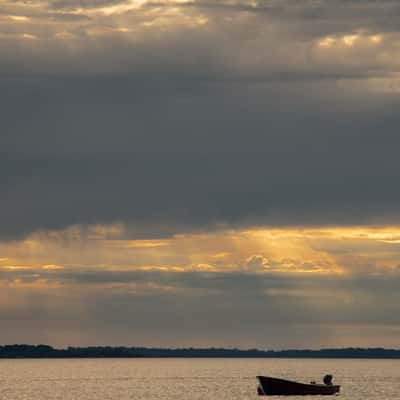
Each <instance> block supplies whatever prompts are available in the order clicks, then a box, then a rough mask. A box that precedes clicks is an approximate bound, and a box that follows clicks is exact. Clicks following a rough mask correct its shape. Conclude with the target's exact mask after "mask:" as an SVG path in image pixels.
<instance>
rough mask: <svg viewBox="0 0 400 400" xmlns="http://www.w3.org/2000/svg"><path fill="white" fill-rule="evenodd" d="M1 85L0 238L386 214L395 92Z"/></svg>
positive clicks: (394, 204) (391, 209)
mask: <svg viewBox="0 0 400 400" xmlns="http://www.w3.org/2000/svg"><path fill="white" fill-rule="evenodd" d="M1 86H2V90H1V93H2V96H1V99H0V101H1V109H2V113H3V119H2V124H3V126H4V127H5V129H4V130H3V132H2V137H1V139H0V140H1V149H2V156H1V160H0V163H1V169H0V171H1V172H0V179H1V185H2V188H3V193H2V198H1V204H0V213H1V220H2V224H1V232H2V236H3V237H17V236H18V235H20V234H23V233H28V232H30V231H33V230H38V229H62V228H63V227H65V226H68V225H70V224H79V223H82V224H89V223H96V222H105V223H108V222H110V223H111V222H113V221H121V222H126V223H127V224H128V225H130V226H131V227H132V229H133V230H136V231H139V232H140V231H142V232H143V233H142V234H143V236H147V235H151V234H153V235H156V236H157V235H159V233H160V232H163V233H166V232H176V231H179V230H192V229H203V228H209V227H213V226H217V225H220V224H232V225H233V226H234V225H236V226H240V225H246V224H272V225H287V224H311V225H313V224H338V223H339V224H360V223H368V222H371V221H378V222H379V221H380V222H391V223H393V222H394V221H397V213H398V204H399V198H400V192H399V189H398V186H397V185H396V184H395V182H396V180H397V177H398V172H399V168H400V164H399V161H398V157H397V152H396V151H397V150H396V149H397V147H398V135H397V128H396V127H397V125H398V124H399V118H398V113H397V109H398V106H399V105H398V100H397V98H396V97H391V96H384V95H377V96H376V97H374V98H369V99H364V100H363V99H361V98H360V97H357V95H354V96H348V93H347V91H346V90H341V89H340V88H337V87H336V86H335V84H334V83H332V85H331V86H330V87H331V93H330V95H329V96H327V95H326V94H324V93H322V94H321V90H320V85H319V84H318V83H312V82H305V83H298V84H295V83H282V84H270V85H258V84H254V85H250V84H240V83H239V84H230V83H221V84H211V83H204V82H202V81H201V80H196V79H187V80H185V79H179V78H174V79H172V78H171V79H169V80H168V79H166V78H165V79H163V78H161V77H160V78H159V79H154V80H153V79H151V78H150V77H147V78H145V77H143V79H140V80H139V79H128V78H118V79H110V78H108V79H60V78H50V79H49V78H46V79H39V78H37V79H35V78H27V79H22V78H15V79H3V80H2V82H1ZM314 89H315V90H316V92H315V93H313V90H314ZM356 102H358V103H356ZM146 226H147V227H148V228H146Z"/></svg>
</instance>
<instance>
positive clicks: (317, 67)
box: [0, 0, 400, 348]
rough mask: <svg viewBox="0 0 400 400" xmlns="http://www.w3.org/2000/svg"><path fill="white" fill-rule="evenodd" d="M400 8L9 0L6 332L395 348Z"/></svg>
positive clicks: (94, 339) (1, 104)
mask: <svg viewBox="0 0 400 400" xmlns="http://www.w3.org/2000/svg"><path fill="white" fill-rule="evenodd" d="M399 22H400V4H399V2H398V1H394V0H381V1H375V0H364V1H358V0H346V1H345V0H293V1H290V0H258V1H245V0H231V1H225V0H192V1H185V0H179V1H178V0H175V1H174V0H164V1H147V0H125V1H124V0H24V1H22V0H21V1H20V0H2V1H1V2H0V54H1V56H0V117H1V118H0V128H1V129H0V184H1V196H0V323H1V327H2V329H1V330H0V343H14V342H25V343H39V342H41V343H48V344H53V345H57V346H65V345H88V344H107V345H146V346H150V345H154V346H189V345H190V346H226V347H228V346H237V347H260V348H289V347H291V348H294V347H296V348H303V347H313V348H315V347H328V346H329V347H334V346H357V345H360V346H386V347H398V342H397V339H398V335H399V333H400V319H399V315H400V313H399V308H398V306H397V305H398V304H399V302H400V295H399V294H398V292H399V291H398V288H399V285H400V268H399V265H400V262H399V258H400V214H399V212H400V186H399V185H398V181H399V171H400V157H399V155H398V149H399V147H400V137H399V134H398V131H399V125H400V124H399V123H400V113H399V112H398V111H399V109H400V56H399V54H400V51H399V50H400V45H399V44H400V40H399V39H400V30H399V26H400V25H399Z"/></svg>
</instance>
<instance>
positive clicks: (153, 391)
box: [0, 359, 400, 400]
mask: <svg viewBox="0 0 400 400" xmlns="http://www.w3.org/2000/svg"><path fill="white" fill-rule="evenodd" d="M326 373H331V374H333V375H334V380H335V382H336V383H338V384H341V385H342V392H341V394H340V395H339V398H340V399H343V400H345V399H352V400H361V399H374V400H376V399H379V400H385V399H400V360H301V359H295V360H293V359H290V360H289V359H89V360H87V359H81V360H0V399H1V400H47V399H51V400H61V399H62V400H108V399H110V400H111V399H113V400H127V399H135V400H142V399H146V400H147V399H152V400H153V399H154V400H157V399H171V400H172V399H174V400H181V399H199V400H200V399H202V400H203V399H208V400H233V399H241V400H246V399H261V398H259V397H258V396H257V395H256V386H257V382H256V379H255V376H256V375H262V374H264V375H272V376H277V377H286V378H289V379H298V380H300V381H304V382H309V381H310V380H319V381H320V380H321V379H322V376H323V375H324V374H326ZM264 398H265V397H264ZM274 398H278V397H274ZM301 398H302V399H304V397H301ZM318 398H319V397H312V399H313V400H316V399H318ZM333 398H336V397H333ZM325 400H326V398H325Z"/></svg>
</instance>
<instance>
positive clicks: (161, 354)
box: [0, 344, 400, 359]
mask: <svg viewBox="0 0 400 400" xmlns="http://www.w3.org/2000/svg"><path fill="white" fill-rule="evenodd" d="M33 358H54V359H56V358H294V359H295V358H310V359H312V358H315V359H324V358H325V359H327V358H340V359H346V358H347V359H350V358H352V359H400V350H394V349H384V348H341V349H321V350H258V349H247V350H243V349H225V348H213V347H212V348H174V349H169V348H149V347H108V346H95V347H68V348H65V349H56V348H53V347H51V346H48V345H25V344H17V345H5V346H0V359H33Z"/></svg>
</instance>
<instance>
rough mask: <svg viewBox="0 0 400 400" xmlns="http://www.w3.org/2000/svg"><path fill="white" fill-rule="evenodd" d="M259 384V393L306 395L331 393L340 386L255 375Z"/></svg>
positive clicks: (335, 391) (336, 391) (337, 390)
mask: <svg viewBox="0 0 400 400" xmlns="http://www.w3.org/2000/svg"><path fill="white" fill-rule="evenodd" d="M257 378H258V380H259V382H260V385H259V387H258V390H257V391H258V394H259V395H269V396H306V395H320V396H321V395H322V396H327V395H332V394H335V393H339V390H340V386H339V385H332V384H328V385H327V384H325V385H322V384H316V383H299V382H294V381H288V380H286V379H278V378H271V377H269V376H257Z"/></svg>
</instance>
